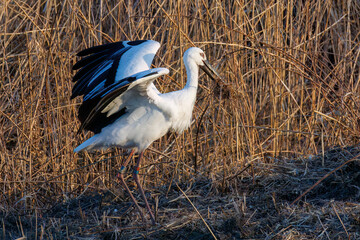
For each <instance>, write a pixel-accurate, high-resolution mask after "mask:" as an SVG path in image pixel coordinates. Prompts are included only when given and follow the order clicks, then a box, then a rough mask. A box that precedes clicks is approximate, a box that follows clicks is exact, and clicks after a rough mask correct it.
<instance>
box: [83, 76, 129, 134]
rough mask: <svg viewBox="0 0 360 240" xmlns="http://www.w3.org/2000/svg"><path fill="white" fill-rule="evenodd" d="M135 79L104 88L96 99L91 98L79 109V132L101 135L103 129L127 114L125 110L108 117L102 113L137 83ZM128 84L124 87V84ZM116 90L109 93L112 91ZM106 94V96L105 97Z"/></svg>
mask: <svg viewBox="0 0 360 240" xmlns="http://www.w3.org/2000/svg"><path fill="white" fill-rule="evenodd" d="M135 80H136V78H135V77H128V78H125V79H124V81H122V82H120V83H115V84H113V85H111V86H108V87H107V88H104V89H103V90H102V91H101V92H99V94H97V95H96V97H94V98H90V99H88V100H87V101H84V102H83V104H82V105H81V106H80V108H79V115H78V118H79V120H80V122H81V126H80V128H79V130H78V133H80V132H81V131H82V130H83V129H85V130H90V131H93V132H94V133H99V132H100V131H101V129H102V128H103V127H105V126H107V125H109V124H111V123H113V122H114V121H115V120H116V119H118V118H119V117H120V116H121V115H123V114H125V110H124V109H121V110H120V111H119V112H120V113H119V112H117V113H115V114H113V115H111V116H109V117H107V116H106V115H107V113H102V112H101V111H102V110H103V109H104V108H105V107H106V106H107V105H108V104H109V103H110V102H111V101H112V100H114V99H115V98H116V97H118V96H120V95H121V94H122V93H124V92H125V91H126V90H127V89H128V87H129V85H130V84H131V83H132V82H133V81H135ZM125 81H126V82H128V83H127V84H126V85H124V82H125ZM113 88H115V90H113V91H111V92H109V93H107V92H108V91H110V90H111V89H113ZM103 94H105V96H104V95H103ZM119 114H120V115H119ZM115 115H116V117H114V116H115Z"/></svg>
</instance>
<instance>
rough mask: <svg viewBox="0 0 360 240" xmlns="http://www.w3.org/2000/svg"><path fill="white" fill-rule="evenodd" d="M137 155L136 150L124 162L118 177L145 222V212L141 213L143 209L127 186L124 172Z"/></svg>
mask: <svg viewBox="0 0 360 240" xmlns="http://www.w3.org/2000/svg"><path fill="white" fill-rule="evenodd" d="M134 153H135V149H133V150H132V151H131V152H130V154H129V156H128V158H127V159H126V160H125V161H124V162H123V164H122V165H121V168H120V172H119V173H118V174H117V175H116V177H117V178H118V179H119V180H120V182H121V183H122V184H123V186H124V187H125V189H126V191H127V192H128V193H129V195H130V198H131V200H132V201H133V202H134V204H135V206H136V208H137V209H138V210H139V212H140V215H141V218H142V220H143V221H144V222H145V218H144V214H143V212H142V211H141V208H140V206H139V204H138V203H137V201H136V199H135V198H134V196H133V194H132V193H131V191H130V189H129V187H128V185H127V184H126V182H125V180H124V172H125V169H126V166H127V165H128V163H129V162H130V160H131V157H132V156H133V155H134Z"/></svg>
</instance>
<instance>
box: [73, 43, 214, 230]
mask: <svg viewBox="0 0 360 240" xmlns="http://www.w3.org/2000/svg"><path fill="white" fill-rule="evenodd" d="M159 48H160V43H159V42H157V41H154V40H136V41H120V42H113V43H108V44H104V45H99V46H94V47H91V48H87V49H84V50H82V51H80V52H79V53H78V54H77V56H79V57H82V58H81V59H80V60H79V61H78V62H76V63H75V65H74V66H73V70H77V73H76V74H75V75H74V77H73V82H75V85H74V86H73V89H72V95H71V99H73V98H75V97H78V96H83V101H82V104H81V105H80V107H79V110H78V118H79V120H80V122H81V125H80V128H79V130H78V133H81V132H82V131H83V130H87V131H91V132H93V133H94V135H93V136H92V137H90V138H89V139H87V140H86V141H85V142H83V143H82V144H80V145H79V146H78V147H76V148H75V149H74V152H80V151H92V150H96V149H107V148H111V147H119V148H122V149H127V150H128V151H129V155H128V156H127V158H126V159H125V160H123V162H122V164H121V167H120V170H119V172H118V174H117V178H118V179H119V181H120V182H121V184H122V185H123V187H124V188H125V189H126V191H127V192H128V194H129V195H130V198H131V199H132V201H133V202H134V204H135V206H136V208H137V209H138V211H139V212H140V215H141V217H142V219H143V221H145V218H144V215H143V213H142V210H141V208H140V206H139V204H138V203H137V201H136V199H135V197H134V196H133V194H132V192H131V191H130V189H129V187H128V185H127V184H126V182H125V180H124V173H125V169H126V167H127V165H128V163H129V162H130V160H131V159H132V156H133V155H134V154H138V157H137V159H136V161H135V167H134V170H133V174H132V175H133V179H134V180H135V182H136V184H137V187H138V190H139V192H140V194H141V196H142V198H143V200H144V203H145V205H146V208H147V211H148V212H149V215H150V219H151V221H152V224H155V223H156V221H155V217H154V214H153V213H152V210H151V208H150V205H149V203H148V201H147V199H146V197H145V193H144V190H143V188H142V185H141V184H140V181H139V177H138V173H139V169H140V164H141V160H142V159H143V155H144V151H145V150H146V149H147V148H148V147H149V145H150V144H151V143H152V142H154V141H155V140H157V139H159V138H161V137H162V136H164V135H165V134H166V133H167V132H169V131H175V132H177V133H182V132H183V131H184V130H185V129H187V128H189V127H190V124H191V117H192V111H193V108H194V104H195V100H196V93H197V89H198V79H199V68H201V69H203V70H204V71H205V73H206V74H208V75H209V76H210V78H212V79H214V80H216V79H221V77H220V76H219V74H218V73H217V72H216V70H215V69H214V68H213V67H212V66H211V65H210V63H209V62H208V60H207V58H206V55H205V53H204V51H203V50H201V49H200V48H197V47H191V48H189V49H187V50H186V51H185V53H184V55H183V61H184V65H185V68H186V73H187V81H186V85H185V86H184V88H183V89H180V90H177V91H172V92H166V93H160V91H159V90H158V89H157V88H156V87H155V85H154V83H153V82H154V80H156V79H157V78H159V77H161V76H163V75H167V74H169V70H168V69H167V68H151V64H152V62H153V59H154V56H155V54H156V53H157V51H158V49H159Z"/></svg>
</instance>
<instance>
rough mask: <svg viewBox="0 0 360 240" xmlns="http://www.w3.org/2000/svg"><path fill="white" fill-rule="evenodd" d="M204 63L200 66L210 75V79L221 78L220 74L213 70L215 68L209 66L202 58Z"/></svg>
mask: <svg viewBox="0 0 360 240" xmlns="http://www.w3.org/2000/svg"><path fill="white" fill-rule="evenodd" d="M203 62H204V65H203V66H200V68H201V69H202V70H204V72H206V74H207V75H209V77H211V79H212V80H218V79H221V77H220V75H219V74H218V73H217V72H216V71H215V69H214V68H213V67H212V66H211V64H210V63H209V61H208V60H203Z"/></svg>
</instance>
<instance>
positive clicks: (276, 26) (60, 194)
mask: <svg viewBox="0 0 360 240" xmlns="http://www.w3.org/2000/svg"><path fill="white" fill-rule="evenodd" d="M359 14H360V4H359V2H358V1H352V0H349V1H346V2H345V1H328V0H321V1H292V0H290V1H259V2H257V1H251V2H244V1H229V2H226V1H208V0H203V1H172V0H168V1H163V2H162V1H157V0H155V1H104V0H99V1H89V2H87V1H76V0H75V1H68V0H64V1H53V0H47V1H33V0H27V1H9V0H3V1H2V2H1V3H0V23H1V24H0V46H1V51H0V58H1V62H0V64H1V65H0V66H1V70H0V74H1V75H0V76H1V82H0V116H1V117H0V149H1V151H0V154H1V155H0V157H1V162H0V188H1V191H2V194H1V195H0V210H1V211H2V215H1V216H3V218H2V219H3V224H2V225H3V226H5V222H6V221H7V220H6V219H7V218H6V217H5V216H7V215H8V214H10V213H11V214H13V215H14V214H15V219H16V222H17V223H18V225H19V226H21V224H19V221H18V220H19V219H20V217H19V218H17V216H32V217H33V216H41V215H42V214H45V212H46V211H48V210H49V209H50V208H51V207H53V206H54V203H55V202H62V201H66V200H69V199H78V198H79V196H83V195H84V194H87V193H88V192H111V193H113V194H114V195H115V196H119V195H121V194H122V192H121V188H120V186H119V185H118V184H117V183H116V182H115V181H114V178H113V177H114V175H115V173H116V170H117V169H119V165H120V159H121V155H122V154H123V152H122V151H121V150H108V151H104V152H102V153H100V152H97V153H91V154H89V153H85V154H83V155H81V154H80V155H78V154H74V153H73V149H74V148H75V147H76V146H77V145H78V144H80V143H81V142H82V141H83V140H84V139H86V138H88V137H89V136H90V133H88V134H86V135H80V136H76V134H75V133H76V131H77V129H78V127H79V122H78V120H77V117H76V115H77V107H78V105H79V104H80V102H81V99H76V100H73V101H71V100H70V95H71V88H72V85H73V83H72V82H71V78H72V76H73V72H72V71H71V68H72V65H73V64H74V63H75V62H76V60H77V59H76V56H75V55H76V53H77V52H78V51H80V50H82V49H84V48H87V47H91V46H94V45H99V44H102V43H106V42H112V41H120V40H137V39H153V40H156V41H159V42H160V43H161V45H162V46H161V48H160V50H159V52H158V54H157V56H156V57H155V62H154V65H155V66H162V67H167V68H169V69H170V75H169V76H167V77H164V78H163V79H160V80H158V81H157V86H158V88H159V89H160V90H161V91H163V92H167V91H172V90H176V89H179V88H181V87H183V86H184V83H185V79H186V76H185V71H184V66H183V63H182V60H181V56H182V54H183V52H184V51H185V50H186V49H187V48H188V47H190V46H197V47H201V48H202V49H204V50H205V52H206V54H207V56H208V58H209V60H210V62H211V63H212V64H213V65H215V66H216V67H217V68H218V72H220V74H221V75H222V76H223V78H224V82H225V84H226V85H225V86H223V87H221V86H220V87H219V86H218V85H216V84H215V83H213V82H211V81H210V80H209V79H207V78H206V77H205V76H204V75H203V76H202V77H201V80H200V86H201V89H200V90H199V92H198V100H197V103H196V107H195V110H194V114H193V116H194V117H193V119H194V122H193V124H192V127H191V129H190V130H188V131H186V132H185V133H184V134H182V135H180V136H179V135H176V134H171V133H170V134H168V135H166V136H165V137H163V138H162V139H160V140H159V141H157V142H155V143H154V144H153V145H152V146H151V148H150V150H149V151H147V153H146V158H147V161H146V163H144V164H143V168H142V169H141V173H142V174H143V176H146V177H144V186H145V188H146V189H147V190H148V192H149V191H150V192H152V191H155V190H154V189H157V191H158V192H160V193H161V194H154V196H153V197H154V198H156V199H158V197H159V196H162V195H163V194H174V193H171V192H172V191H174V189H175V190H176V191H177V190H178V189H177V187H172V186H174V184H175V183H179V184H180V185H181V186H183V187H184V188H187V187H188V186H191V184H196V182H199V181H200V182H202V181H205V182H207V183H208V184H210V185H211V186H210V189H212V191H210V192H211V196H213V198H212V199H216V198H219V199H220V198H221V196H222V198H223V197H224V196H235V195H236V196H238V197H239V198H238V200H236V201H240V200H239V199H240V198H241V197H240V196H243V194H244V192H242V190H244V189H246V188H244V187H241V185H242V184H243V182H242V180H241V179H242V178H245V179H251V181H249V182H248V184H249V186H251V184H254V183H255V181H256V179H257V177H259V176H261V177H264V176H267V175H266V174H270V173H271V171H270V170H269V171H265V170H264V169H266V168H267V166H268V167H269V169H273V166H276V164H277V163H279V161H280V162H281V160H280V159H290V158H291V159H304V157H305V156H309V155H319V156H322V157H319V158H312V159H310V160H309V161H310V162H311V161H315V160H314V159H317V161H320V162H321V164H318V165H316V164H315V165H313V166H317V167H324V169H326V168H325V166H326V164H327V163H326V159H327V158H326V157H325V153H326V150H327V149H331V148H333V147H335V146H340V147H346V146H354V145H356V144H357V143H358V141H359V130H360V126H359V124H360V122H359V120H358V119H359V106H360V96H359V90H360V89H359V88H360V86H359V80H360V75H359V70H360V61H359V57H360V51H359V49H360V48H359V44H360V35H359V33H360V19H359ZM356 149H357V148H356ZM355 155H356V154H355ZM345 160H346V159H345ZM345 160H344V159H342V158H339V165H340V163H341V161H345ZM347 160H348V159H347ZM284 161H285V160H284ZM299 161H300V162H301V161H302V160H299ZM247 166H250V168H247V169H246V170H245V171H242V170H243V169H244V168H245V167H247ZM291 166H293V165H291ZM331 166H334V165H331ZM293 170H294V171H295V170H296V169H293ZM315 170H316V169H315ZM327 171H330V170H324V173H326V172H327ZM270 175H271V174H270ZM318 177H320V176H318ZM270 179H271V178H270ZM251 182H252V183H251ZM299 184H300V185H301V183H299ZM205 185H206V184H205ZM175 186H176V185H175ZM206 186H207V185H206ZM161 189H162V190H161ZM183 190H185V189H183ZM303 190H305V189H303ZM244 191H245V190H244ZM269 192H271V191H269ZM300 193H301V192H299V193H298V194H300ZM221 194H225V195H221ZM257 194H261V193H259V192H257ZM179 195H181V192H176V194H175V196H174V198H175V197H176V196H179ZM124 197H125V198H124V199H127V198H126V195H125V196H124ZM207 197H209V196H207ZM294 197H296V196H294ZM292 200H294V199H292ZM124 201H125V200H124ZM245 201H246V200H245V197H243V198H241V202H242V203H241V204H245ZM274 201H275V200H274ZM289 201H291V200H289ZM241 204H240V205H241ZM235 205H236V204H235ZM245 205H246V204H245ZM245 205H244V206H245ZM227 207H228V205H226V204H225V203H224V209H226V208H227ZM244 208H245V207H244ZM163 209H165V207H163ZM180 209H181V208H180ZM333 209H336V208H334V207H333ZM160 210H161V209H159V211H160ZM188 210H189V211H190V210H191V208H190V209H188ZM243 210H244V209H243ZM169 211H170V210H169ZM244 211H245V210H244ZM296 211H298V210H296ZM190 212H191V214H194V216H197V215H196V214H195V211H194V210H193V211H190ZM205 212H206V208H205ZM255 212H256V211H255ZM134 214H135V215H134V216H132V220H133V221H135V220H134V219H135V216H136V211H135V213H134ZM202 214H204V212H202ZM223 214H224V215H225V216H226V214H227V211H226V210H224V211H223ZM205 215H206V214H205ZM165 216H166V217H165ZM209 216H211V214H210V213H209V214H208V218H211V217H209ZM172 217H173V219H181V218H180V217H181V216H179V215H177V216H175V215H173V213H171V214H170V212H167V211H165V213H164V212H163V215H162V216H160V221H161V222H162V223H165V222H171V220H172V219H171V218H172ZM204 217H206V216H204ZM4 219H5V220H4ZM130 219H131V218H130ZM188 219H191V218H188ZM197 219H199V218H198V216H197ZM357 219H358V218H357ZM23 221H24V220H23ZM39 221H40V220H39ZM137 221H140V220H139V219H137ZM208 221H210V220H209V219H208ZM241 221H243V220H241ZM186 222H188V224H193V222H192V221H188V220H186V221H184V224H185V223H186ZM250 222H251V221H250V220H249V221H248V222H242V224H244V226H246V224H250ZM140 223H141V221H140ZM129 224H130V223H129ZM197 224H201V222H198V223H197ZM254 224H256V223H254ZM339 224H340V223H339ZM357 224H359V223H357ZM45 225H46V224H45ZM115 225H116V224H115ZM46 226H47V225H46ZM112 226H113V225H112ZM178 226H180V225H178ZM108 227H109V226H108ZM187 227H188V226H187ZM244 228H246V227H244ZM19 229H20V228H19ZM19 229H18V231H15V230H14V232H17V233H14V232H13V234H15V235H16V234H19V236H25V235H26V234H25V233H23V232H24V231H21V230H19ZM35 229H37V228H35ZM41 229H42V230H41ZM41 229H40V226H39V232H36V233H33V234H35V235H34V236H38V237H39V236H40V232H41V231H43V232H42V233H46V234H48V236H50V235H51V232H50V231H49V232H46V229H47V228H46V227H45V228H44V227H41ZM109 229H112V230H113V231H114V232H115V230H114V229H115V227H114V228H111V227H109ZM248 229H252V230H253V232H251V231H250V230H248ZM248 229H247V230H244V231H243V232H242V231H241V230H239V231H240V235H239V236H240V237H246V236H247V237H252V238H264V237H266V236H269V232H271V231H272V230H273V229H275V228H272V227H267V226H264V227H263V228H261V229H253V228H248ZM284 229H285V228H284ZM345 229H346V227H345ZM285 230H286V231H285ZM285 230H283V231H280V230H279V231H275V232H279V233H278V234H276V235H274V236H275V237H276V238H284V239H293V238H299V239H300V238H308V237H309V238H312V237H313V235H311V234H310V235H307V233H306V234H305V233H302V232H301V230H299V229H297V228H289V229H285ZM109 231H110V230H109ZM204 231H207V230H206V229H205V230H204ZM224 231H225V230H224ZM266 231H268V232H266ZM289 231H290V232H289ZM25 232H26V231H25ZM215 232H216V231H215ZM10 233H11V231H10V230H9V231H5V230H4V229H3V231H2V234H3V236H4V238H5V236H10V235H7V234H10ZM285 233H286V234H285ZM320 233H321V231H320ZM320 233H319V234H320ZM246 234H247V235H246ZM319 234H318V235H317V236H319ZM70 235H71V233H70ZM68 236H69V235H68ZM159 236H160V235H159ZM289 236H290V237H289ZM314 236H315V235H314ZM323 236H326V234H324V235H323ZM344 236H346V235H344ZM348 236H349V235H348ZM352 236H355V235H352ZM208 237H209V236H208ZM210 237H211V235H210ZM235 237H236V236H235ZM330 237H331V236H330Z"/></svg>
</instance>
